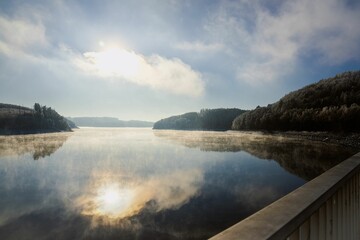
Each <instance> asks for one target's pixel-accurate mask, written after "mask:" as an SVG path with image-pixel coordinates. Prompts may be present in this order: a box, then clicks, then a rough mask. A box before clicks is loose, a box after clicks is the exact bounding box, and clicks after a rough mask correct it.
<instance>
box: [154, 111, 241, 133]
mask: <svg viewBox="0 0 360 240" xmlns="http://www.w3.org/2000/svg"><path fill="white" fill-rule="evenodd" d="M244 112H245V110H241V109H237V108H228V109H226V108H218V109H202V110H201V111H200V112H199V113H197V112H189V113H185V114H182V115H178V116H172V117H169V118H165V119H161V120H160V121H157V122H156V123H155V124H154V129H177V130H229V129H231V124H232V122H233V120H234V119H235V118H236V117H237V116H239V115H240V114H242V113H244Z"/></svg>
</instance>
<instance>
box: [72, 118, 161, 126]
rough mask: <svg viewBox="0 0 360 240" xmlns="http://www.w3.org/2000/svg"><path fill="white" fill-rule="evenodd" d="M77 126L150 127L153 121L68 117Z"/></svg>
mask: <svg viewBox="0 0 360 240" xmlns="http://www.w3.org/2000/svg"><path fill="white" fill-rule="evenodd" d="M68 119H69V120H70V121H72V122H74V123H75V124H76V125H77V126H79V127H152V126H153V125H154V123H153V122H146V121H138V120H130V121H122V120H119V119H117V118H112V117H68Z"/></svg>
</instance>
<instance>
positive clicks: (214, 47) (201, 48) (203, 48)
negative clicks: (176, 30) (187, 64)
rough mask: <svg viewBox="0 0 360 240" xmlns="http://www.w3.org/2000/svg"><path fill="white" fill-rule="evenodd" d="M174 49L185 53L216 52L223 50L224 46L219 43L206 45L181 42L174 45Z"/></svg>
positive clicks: (198, 42)
mask: <svg viewBox="0 0 360 240" xmlns="http://www.w3.org/2000/svg"><path fill="white" fill-rule="evenodd" d="M175 48H177V49H181V50H185V51H196V52H217V51H220V50H223V49H224V45H222V44H220V43H212V44H206V43H203V42H200V41H196V42H182V43H178V44H176V45H175Z"/></svg>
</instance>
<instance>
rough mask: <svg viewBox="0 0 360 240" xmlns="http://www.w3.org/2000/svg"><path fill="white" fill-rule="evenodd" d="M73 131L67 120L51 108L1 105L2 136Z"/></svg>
mask: <svg viewBox="0 0 360 240" xmlns="http://www.w3.org/2000/svg"><path fill="white" fill-rule="evenodd" d="M59 131H71V128H70V127H69V125H68V123H67V121H66V119H65V118H64V117H62V116H61V115H60V114H58V113H57V112H56V111H55V110H53V109H51V108H50V107H46V106H40V104H38V103H35V105H34V109H31V108H27V107H22V106H17V105H12V104H4V103H0V134H22V133H38V132H59Z"/></svg>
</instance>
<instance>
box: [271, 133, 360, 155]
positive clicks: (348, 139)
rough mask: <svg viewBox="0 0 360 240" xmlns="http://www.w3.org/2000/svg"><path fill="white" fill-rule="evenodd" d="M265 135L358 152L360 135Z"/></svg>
mask: <svg viewBox="0 0 360 240" xmlns="http://www.w3.org/2000/svg"><path fill="white" fill-rule="evenodd" d="M265 134H274V135H279V136H283V137H289V138H300V139H306V140H311V141H320V142H326V143H332V144H338V145H343V146H346V147H352V148H355V149H358V150H359V151H360V133H332V132H307V131H304V132H296V131H288V132H266V133H265Z"/></svg>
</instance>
